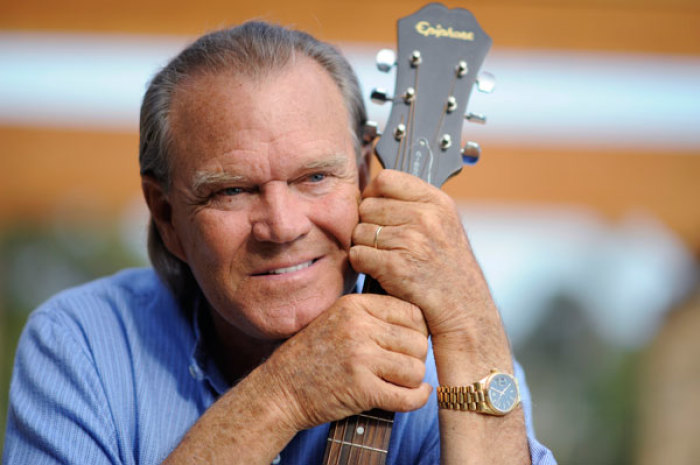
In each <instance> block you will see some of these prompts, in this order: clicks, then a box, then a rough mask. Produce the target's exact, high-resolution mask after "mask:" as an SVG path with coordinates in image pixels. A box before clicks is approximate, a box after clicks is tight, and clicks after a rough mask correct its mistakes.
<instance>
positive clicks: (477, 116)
mask: <svg viewBox="0 0 700 465" xmlns="http://www.w3.org/2000/svg"><path fill="white" fill-rule="evenodd" d="M464 119H466V120H467V121H469V122H470V123H479V124H486V115H482V114H481V113H467V114H466V115H464Z"/></svg>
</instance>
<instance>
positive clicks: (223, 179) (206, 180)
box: [192, 171, 245, 192]
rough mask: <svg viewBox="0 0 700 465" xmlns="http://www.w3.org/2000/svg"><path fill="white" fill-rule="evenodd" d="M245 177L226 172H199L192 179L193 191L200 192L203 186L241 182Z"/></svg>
mask: <svg viewBox="0 0 700 465" xmlns="http://www.w3.org/2000/svg"><path fill="white" fill-rule="evenodd" d="M243 180H245V177H244V176H239V175H235V174H230V173H226V172H216V173H212V172H211V171H197V172H196V173H195V174H194V176H193V179H192V190H193V191H194V192H198V191H199V190H200V189H201V188H202V187H203V186H207V185H211V184H224V183H229V182H236V183H237V182H241V181H243Z"/></svg>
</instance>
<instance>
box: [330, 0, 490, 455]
mask: <svg viewBox="0 0 700 465" xmlns="http://www.w3.org/2000/svg"><path fill="white" fill-rule="evenodd" d="M398 38H399V40H398V54H397V56H398V58H392V60H390V61H395V62H394V63H384V64H383V66H382V67H380V70H383V71H386V70H389V69H391V68H392V67H393V66H394V65H395V66H396V84H395V86H394V97H388V96H387V95H386V92H384V91H381V92H380V91H379V90H375V92H373V93H372V95H373V100H374V99H375V97H376V99H378V100H379V101H382V102H384V101H391V102H392V108H391V114H390V115H389V118H388V120H387V123H386V125H385V130H384V134H383V135H382V136H381V137H380V138H379V141H378V142H377V143H376V145H375V153H376V155H377V157H378V158H379V161H380V163H381V165H382V166H383V167H385V168H393V169H397V170H400V171H404V172H407V173H410V174H413V175H415V176H417V177H419V178H421V179H422V180H424V181H426V182H428V183H430V184H433V185H434V186H437V187H440V186H442V185H443V184H444V182H445V181H447V179H449V178H450V177H452V176H454V175H455V174H457V173H459V172H460V170H461V169H462V164H463V162H466V163H473V162H475V161H476V159H477V158H478V155H479V148H478V144H476V143H473V142H469V143H467V145H465V147H464V149H462V148H461V147H460V146H461V139H462V137H461V135H462V124H463V122H464V121H465V118H466V119H467V120H469V121H472V120H473V121H477V122H484V121H485V117H483V116H481V115H477V114H472V113H465V111H466V108H467V103H468V101H469V95H470V93H471V90H472V87H473V86H474V84H475V83H477V82H478V74H477V73H478V72H479V68H480V67H481V64H482V62H483V60H484V58H485V57H486V53H487V52H488V50H489V48H490V47H491V38H490V37H489V36H488V35H487V34H486V33H485V32H484V31H483V30H482V29H481V27H480V26H479V24H478V22H477V21H476V19H475V18H474V16H473V15H472V14H471V13H470V12H469V11H467V10H464V9H462V8H454V9H451V10H450V9H448V8H446V7H445V6H443V5H440V4H437V3H431V4H429V5H426V6H425V7H423V8H422V9H421V10H419V11H418V12H416V13H414V14H413V15H411V16H407V17H405V18H402V19H401V20H399V22H398ZM384 65H386V66H384ZM486 81H488V79H486V80H485V82H484V85H483V86H481V87H480V90H484V91H485V92H486V91H490V90H487V89H489V88H492V87H493V84H492V83H491V85H490V86H489V85H487V84H488V83H487V82H486ZM362 292H363V293H371V294H386V292H384V290H383V289H382V288H381V286H380V285H379V284H378V283H377V281H376V280H374V279H372V278H371V277H369V276H367V279H366V280H365V285H364V288H363V290H362ZM393 418H394V414H393V413H390V412H384V411H381V410H371V411H369V412H364V413H362V414H360V415H356V416H353V417H350V418H346V419H344V420H340V421H337V422H335V423H333V424H332V425H331V429H330V434H329V436H328V444H327V446H326V453H325V456H324V462H323V463H324V465H353V464H363V465H364V464H378V465H384V464H385V463H386V457H387V453H388V452H387V451H388V449H389V439H390V437H391V429H392V425H393Z"/></svg>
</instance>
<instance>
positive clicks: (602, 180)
mask: <svg viewBox="0 0 700 465" xmlns="http://www.w3.org/2000/svg"><path fill="white" fill-rule="evenodd" d="M423 3H424V2H423V1H414V0H401V1H399V0H391V1H387V0H375V1H369V0H357V1H352V2H351V1H347V0H341V1H334V2H329V1H327V0H300V1H296V2H288V1H283V0H259V1H256V2H238V3H237V2H232V1H230V0H229V1H224V0H200V1H198V2H190V1H183V0H169V1H165V0H151V1H148V0H141V1H136V0H121V1H118V2H117V1H107V2H94V1H89V0H72V1H66V0H64V1H60V0H59V1H54V2H49V1H40V0H23V1H12V2H10V1H8V0H5V1H4V2H3V3H1V4H0V30H14V31H16V30H26V31H78V32H119V33H136V34H175V35H190V36H194V35H197V34H199V33H201V32H204V31H207V30H210V29H213V28H216V27H219V26H222V25H226V24H232V23H237V22H240V21H243V20H245V19H249V18H253V17H258V18H263V19H267V20H271V21H276V22H280V23H283V24H291V25H295V26H296V27H298V28H302V29H306V30H308V31H310V32H312V33H314V34H315V35H317V36H319V37H320V38H322V39H326V40H330V41H334V42H348V41H362V42H373V43H380V44H385V45H390V44H391V43H392V42H393V40H394V36H395V30H394V24H395V20H396V18H397V17H399V16H403V15H405V14H408V13H411V12H413V11H415V10H416V9H418V8H419V7H420V6H422V5H423ZM448 5H449V6H464V7H467V8H469V9H470V10H472V12H474V13H475V15H476V16H477V18H479V21H480V23H481V24H482V26H483V28H484V29H485V30H487V31H488V32H489V34H490V35H491V36H492V37H493V38H494V40H495V47H496V48H499V47H504V48H505V47H509V48H522V49H555V50H594V51H618V52H633V53H636V52H641V53H663V54H671V55H690V56H698V55H700V2H698V1H692V0H665V1H664V0H609V1H604V0H540V1H533V2H519V1H516V0H490V1H482V0H475V1H472V2H454V1H451V2H448ZM0 72H1V71H0ZM0 104H2V103H1V102H0ZM698 104H699V105H700V102H699V103H698ZM699 127H700V122H699ZM487 149H488V152H487V153H488V156H485V157H484V158H483V160H482V161H481V162H480V164H479V165H477V166H478V168H473V169H471V170H468V172H467V174H465V177H466V181H465V182H462V183H460V184H459V185H457V184H455V185H450V186H449V187H448V189H449V190H450V192H451V193H453V194H454V195H455V196H456V197H458V198H464V199H470V200H479V201H494V202H500V203H516V204H532V203H536V204H545V205H547V204H557V205H574V206H589V207H592V208H594V209H596V210H597V211H599V212H601V213H602V214H603V215H605V216H607V217H609V218H611V219H612V220H614V219H616V218H619V217H621V216H623V215H625V214H627V213H629V212H630V211H646V212H649V213H651V214H653V215H655V216H657V217H658V218H659V219H660V220H661V221H663V222H664V223H666V224H667V225H669V226H670V227H671V228H673V229H674V230H675V231H676V232H677V233H678V234H679V235H680V237H681V238H682V239H683V240H684V241H685V242H686V244H687V245H688V246H689V247H690V248H691V250H693V251H694V252H695V253H696V255H698V256H700V207H699V206H698V203H699V202H698V201H699V200H700V153H694V152H675V153H658V151H654V152H651V151H649V152H645V151H643V150H642V151H615V150H612V149H610V150H602V151H601V150H598V151H595V153H591V151H590V150H587V151H583V150H581V149H579V148H577V147H565V146H564V147H558V148H552V147H551V146H544V145H543V146H542V147H533V146H528V147H527V148H526V149H524V150H523V149H516V148H515V147H513V146H512V145H503V146H500V145H499V144H493V143H492V144H490V145H489V146H488V148H487ZM136 156H137V135H136V134H135V133H123V132H98V131H92V130H89V129H75V130H61V129H50V128H44V127H15V126H0V173H2V174H0V177H1V178H2V182H0V225H2V224H3V223H7V222H10V221H15V220H17V219H23V220H31V221H35V220H39V221H41V220H42V219H43V218H46V217H50V216H51V215H53V214H55V212H56V211H60V212H63V213H65V212H66V211H70V212H72V213H71V214H75V215H76V216H80V215H81V214H83V213H84V214H88V215H97V216H100V215H113V214H115V213H116V212H118V211H120V210H121V209H122V208H123V207H124V205H125V204H126V203H128V202H131V201H133V199H134V198H136V197H137V196H138V195H139V193H138V191H139V182H138V176H137V171H138V170H137V163H136ZM66 202H68V203H69V204H70V205H71V207H70V208H65V205H64V204H65V203H66Z"/></svg>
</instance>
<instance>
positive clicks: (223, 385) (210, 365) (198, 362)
mask: <svg viewBox="0 0 700 465" xmlns="http://www.w3.org/2000/svg"><path fill="white" fill-rule="evenodd" d="M201 302H202V299H201V298H200V299H198V301H197V302H195V305H194V312H192V328H193V329H194V337H195V341H194V346H193V347H192V351H191V352H190V366H189V370H190V375H192V377H193V378H194V379H196V380H197V381H201V382H206V383H208V384H209V386H210V387H211V388H212V389H213V390H214V391H215V392H216V394H217V396H220V395H222V394H224V393H225V392H226V391H227V390H228V389H229V388H230V387H231V386H230V385H229V383H228V382H227V381H226V379H225V378H224V376H223V374H222V373H221V371H220V370H219V368H218V367H217V366H216V363H215V362H214V359H213V358H212V357H210V356H209V353H208V350H207V343H206V341H205V340H204V337H203V332H204V331H203V326H204V325H205V324H207V323H206V321H205V318H206V317H207V315H206V310H205V309H204V308H203V307H204V306H203V305H202V304H201Z"/></svg>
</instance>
